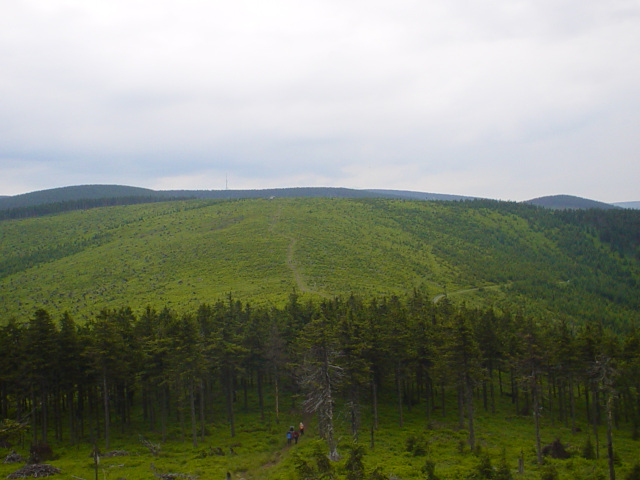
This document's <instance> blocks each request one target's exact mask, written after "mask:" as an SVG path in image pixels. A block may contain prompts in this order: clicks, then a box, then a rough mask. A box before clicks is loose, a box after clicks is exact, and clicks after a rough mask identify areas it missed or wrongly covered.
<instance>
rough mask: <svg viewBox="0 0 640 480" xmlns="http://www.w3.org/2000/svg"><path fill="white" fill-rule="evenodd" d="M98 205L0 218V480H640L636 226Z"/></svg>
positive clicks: (337, 201) (282, 206)
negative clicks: (296, 433) (52, 479)
mask: <svg viewBox="0 0 640 480" xmlns="http://www.w3.org/2000/svg"><path fill="white" fill-rule="evenodd" d="M100 201H101V200H98V201H97V203H90V204H87V205H84V206H83V205H78V206H77V207H78V208H79V209H75V207H76V206H73V208H74V210H72V211H63V210H65V209H66V206H64V208H62V209H61V210H60V211H58V212H54V211H52V212H50V214H48V215H44V216H37V217H34V218H20V219H6V220H3V221H2V222H1V223H0V227H1V228H0V421H2V423H1V424H0V455H1V456H4V458H5V463H0V476H2V475H6V476H8V475H12V476H14V477H12V478H21V477H20V475H22V473H19V472H20V471H21V470H17V468H18V465H15V464H13V463H9V462H8V460H10V459H14V460H17V459H21V461H20V462H18V463H21V464H26V465H25V467H24V468H27V467H29V468H35V467H34V466H36V465H46V463H42V462H49V463H50V464H51V465H52V467H51V468H57V469H60V470H61V471H62V473H63V474H64V475H66V476H67V478H76V479H78V478H79V479H83V480H87V479H89V478H96V479H97V478H98V477H100V478H102V479H103V480H109V478H111V479H112V480H113V479H116V478H118V479H124V478H126V479H128V480H136V479H143V478H151V477H152V476H153V477H157V478H163V479H170V478H188V479H195V478H226V479H229V478H231V479H233V480H240V479H244V480H252V479H255V480H257V479H285V480H302V479H329V478H334V479H348V480H357V479H362V480H382V479H385V480H410V479H425V478H426V479H429V480H437V479H443V480H444V479H465V480H473V479H493V480H501V479H510V478H518V479H522V480H533V479H544V480H562V479H568V478H580V479H582V478H585V479H594V480H601V479H605V478H609V479H610V480H613V479H614V478H615V476H616V475H617V477H618V478H624V479H625V480H637V479H640V464H638V460H637V459H638V451H639V448H638V447H639V442H640V324H639V323H638V321H639V320H640V319H639V317H638V312H639V311H640V297H639V296H638V295H637V292H638V286H640V212H638V211H627V210H621V209H620V210H606V211H605V210H597V211H596V210H584V211H575V210H564V211H561V210H559V211H552V210H546V209H542V208H539V207H535V206H531V205H523V204H516V203H512V202H497V201H490V200H475V201H459V202H458V201H456V202H435V201H409V200H398V199H391V200H390V199H379V198H378V199H373V198H358V199H345V198H273V199H239V200H212V199H196V200H181V201H177V200H172V201H159V202H152V203H144V204H132V205H112V206H106V205H105V206H100ZM40 213H42V212H40ZM300 422H304V424H306V425H307V429H306V430H305V435H304V438H300V442H299V444H298V443H296V444H295V445H289V444H288V443H287V441H286V438H285V433H286V431H287V430H288V429H289V428H290V427H292V426H297V425H298V424H299V423H300ZM90 454H91V455H90ZM125 454H126V455H125ZM43 468H44V467H43ZM31 473H42V472H41V471H37V472H36V471H32V472H31Z"/></svg>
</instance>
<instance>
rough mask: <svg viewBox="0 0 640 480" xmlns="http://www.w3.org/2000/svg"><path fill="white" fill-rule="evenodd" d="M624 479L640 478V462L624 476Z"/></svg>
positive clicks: (637, 479)
mask: <svg viewBox="0 0 640 480" xmlns="http://www.w3.org/2000/svg"><path fill="white" fill-rule="evenodd" d="M624 480H640V463H636V464H635V465H634V466H633V468H632V469H631V470H630V471H629V473H627V476H626V477H624Z"/></svg>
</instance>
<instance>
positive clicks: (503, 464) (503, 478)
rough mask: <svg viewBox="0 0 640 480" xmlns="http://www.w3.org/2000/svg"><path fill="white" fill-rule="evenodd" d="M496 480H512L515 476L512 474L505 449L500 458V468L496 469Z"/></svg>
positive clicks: (494, 477)
mask: <svg viewBox="0 0 640 480" xmlns="http://www.w3.org/2000/svg"><path fill="white" fill-rule="evenodd" d="M493 479H494V480H512V479H513V475H512V474H511V469H510V468H509V464H508V463H507V453H506V452H505V450H504V449H502V455H501V456H500V463H498V467H497V468H496V471H495V474H494V475H493Z"/></svg>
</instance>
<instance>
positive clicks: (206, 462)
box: [0, 392, 640, 480]
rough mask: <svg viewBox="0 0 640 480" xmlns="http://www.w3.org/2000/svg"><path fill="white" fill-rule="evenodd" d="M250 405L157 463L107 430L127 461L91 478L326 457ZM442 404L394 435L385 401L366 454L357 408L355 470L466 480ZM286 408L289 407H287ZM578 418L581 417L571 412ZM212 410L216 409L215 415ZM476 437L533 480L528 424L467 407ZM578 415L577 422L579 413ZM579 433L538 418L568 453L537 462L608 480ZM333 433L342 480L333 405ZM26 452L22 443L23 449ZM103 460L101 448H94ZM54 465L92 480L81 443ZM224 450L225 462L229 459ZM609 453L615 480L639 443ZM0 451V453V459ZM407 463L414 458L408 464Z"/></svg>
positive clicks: (287, 466) (261, 471)
mask: <svg viewBox="0 0 640 480" xmlns="http://www.w3.org/2000/svg"><path fill="white" fill-rule="evenodd" d="M253 393H254V392H251V394H252V395H250V398H249V400H250V403H249V405H250V409H249V412H244V411H243V408H242V406H241V405H237V406H236V408H237V410H238V411H237V425H236V432H237V434H236V436H235V437H234V438H231V437H230V433H229V428H228V425H226V423H225V422H224V420H223V418H224V417H223V415H222V413H221V411H217V410H216V415H217V417H216V418H218V420H217V421H215V422H214V423H211V424H209V425H208V426H207V430H208V434H207V436H206V438H205V439H204V441H202V442H200V443H199V445H198V447H196V448H194V447H193V446H192V445H191V441H190V437H189V434H188V433H186V432H185V435H186V438H185V439H184V440H182V439H181V433H180V429H179V427H178V425H176V424H174V425H172V426H171V427H170V429H169V438H168V441H167V442H166V443H163V444H162V446H161V453H160V455H159V456H158V457H153V456H152V455H151V454H150V453H149V451H148V450H147V449H146V448H145V447H144V446H143V445H142V444H141V443H140V442H139V441H138V438H137V431H139V429H141V428H142V425H141V423H140V422H141V419H140V418H138V419H137V421H138V422H139V423H138V424H135V422H134V425H133V426H132V427H131V428H130V430H129V431H128V432H126V433H125V434H121V433H118V430H119V429H118V428H115V427H114V428H113V431H114V432H113V433H114V437H113V438H112V441H111V448H110V450H111V451H113V450H125V451H127V452H128V453H129V455H127V456H121V457H113V458H101V461H100V465H99V471H98V472H99V478H100V479H107V480H109V479H112V480H115V479H117V478H126V479H127V480H137V479H148V478H153V474H152V470H151V464H152V463H153V464H154V466H155V467H156V468H157V470H158V471H159V472H162V473H183V474H188V475H192V476H197V477H198V478H201V479H205V478H207V479H208V478H214V479H215V478H225V477H224V476H225V474H226V472H227V471H228V472H230V473H231V474H232V478H234V479H240V478H244V479H246V480H251V479H255V480H258V479H264V480H267V479H284V480H287V479H291V480H295V479H297V478H298V476H297V474H296V469H295V465H296V456H299V457H300V458H302V459H304V460H307V461H310V462H312V460H313V458H314V451H315V449H316V448H318V445H319V446H320V448H321V449H322V450H326V448H325V446H324V443H323V442H322V441H321V440H319V439H318V436H317V424H316V421H315V419H313V418H308V419H307V418H306V416H305V420H306V426H307V431H306V433H305V435H304V436H303V437H302V438H301V439H300V442H299V444H298V445H291V446H287V445H286V439H285V435H284V434H285V432H286V430H287V428H288V426H289V425H297V424H298V422H299V421H300V419H301V418H303V416H302V415H301V413H300V412H299V411H298V410H297V409H293V410H290V411H288V412H285V413H284V414H283V415H282V416H281V419H280V423H279V424H277V423H276V422H275V418H274V415H273V412H272V407H273V405H272V398H271V397H267V400H268V401H267V408H268V409H270V410H269V411H267V418H266V420H265V421H264V422H261V421H260V418H259V414H258V412H257V408H256V407H255V400H256V399H255V398H254V397H253ZM451 400H452V401H451V402H450V403H449V404H448V405H447V410H448V412H449V414H448V415H447V416H446V417H444V418H443V417H442V416H440V413H439V411H436V412H435V413H434V414H433V415H432V418H431V420H430V421H427V419H426V416H425V413H424V411H423V406H422V405H414V407H413V408H412V409H411V410H407V409H406V407H405V412H404V413H405V415H404V420H405V422H404V426H403V427H402V428H400V427H399V426H398V414H397V411H396V409H395V407H394V406H393V401H392V399H391V398H390V399H387V400H385V402H384V403H382V404H381V405H380V424H379V429H378V430H377V431H376V432H375V437H374V438H375V445H374V447H373V448H372V447H371V446H370V440H371V435H370V426H371V418H370V410H369V409H368V408H367V406H366V405H363V421H362V427H361V432H360V444H361V445H363V446H364V447H365V452H366V454H365V457H364V463H365V469H366V471H367V472H371V471H373V470H374V469H375V468H379V469H380V470H381V471H382V472H384V474H385V475H386V476H387V478H391V477H390V476H391V475H395V478H399V479H402V480H410V479H420V478H423V477H422V473H421V469H422V467H423V466H424V464H425V462H426V461H427V459H429V460H431V461H433V462H434V463H435V473H436V475H438V476H439V478H442V479H466V478H471V477H470V475H471V474H472V473H473V472H475V471H476V470H477V466H478V464H479V456H478V455H476V454H474V453H472V452H470V451H469V447H468V446H467V444H466V438H467V432H466V430H464V429H462V430H460V429H458V427H457V418H456V416H455V415H456V412H455V405H454V402H453V399H451ZM287 403H289V402H288V401H287ZM579 408H583V407H580V406H579ZM220 410H222V408H221V407H220ZM476 414H477V422H476V432H477V440H478V445H479V449H480V452H481V453H483V454H487V455H489V457H490V459H491V462H492V465H493V466H494V467H495V466H496V465H497V464H498V463H499V459H500V457H501V455H502V452H503V450H504V452H505V454H506V459H507V463H508V465H509V468H510V470H511V472H512V474H513V477H514V478H519V479H526V480H529V479H531V480H533V479H539V478H540V475H541V471H542V468H544V467H541V466H539V465H537V463H536V455H535V437H534V427H533V421H532V419H531V418H530V417H528V416H518V415H514V414H513V406H512V405H511V403H510V401H509V399H508V398H507V397H502V398H498V404H497V413H496V414H491V413H489V412H485V411H484V410H483V409H482V407H481V405H480V402H478V401H477V402H476ZM579 415H580V413H579ZM578 421H579V423H578V427H579V428H580V429H581V430H580V431H578V432H576V433H573V432H572V431H571V429H569V428H567V427H565V426H564V425H563V423H562V422H559V421H558V420H557V419H556V420H555V422H552V421H551V418H549V417H547V416H543V418H542V425H541V437H542V441H543V444H548V443H551V442H552V441H553V440H554V439H556V438H558V439H560V441H561V442H562V443H563V444H564V445H565V446H567V448H568V450H569V451H570V452H571V453H572V457H571V458H570V459H568V460H551V459H546V460H545V463H546V464H547V465H548V464H551V465H554V466H555V468H556V469H557V470H558V472H559V478H560V479H591V478H593V479H595V478H606V477H607V476H608V469H607V460H606V449H605V446H604V444H602V443H601V445H600V452H601V458H600V460H585V459H583V458H581V457H580V455H579V453H580V450H581V448H582V445H583V444H584V442H585V441H586V439H587V438H588V437H589V436H590V435H591V438H592V440H593V436H592V433H591V428H590V427H589V426H588V425H586V424H585V423H584V420H583V419H582V418H578ZM335 425H336V432H337V437H338V440H339V447H338V450H339V453H340V454H341V455H342V459H341V460H340V461H339V462H336V463H335V464H334V465H333V468H334V469H335V472H336V474H337V478H340V479H342V478H345V471H344V465H345V462H346V458H347V456H348V446H349V445H350V444H351V443H352V439H351V435H350V433H349V429H348V421H347V415H346V411H345V409H344V407H341V406H340V404H339V405H338V408H337V411H336V422H335ZM599 435H600V439H601V442H603V441H604V440H603V439H604V438H605V431H604V427H600V433H599ZM146 436H147V438H148V439H149V440H150V441H152V442H157V443H160V438H159V436H157V435H156V436H153V435H146ZM409 439H415V440H417V441H418V442H421V443H422V445H423V446H424V447H425V448H424V451H418V450H416V451H413V452H412V451H409V450H408V448H407V445H408V441H409ZM25 443H26V442H25ZM98 445H99V446H100V448H102V449H103V450H104V447H103V442H102V441H101V440H99V441H98ZM52 446H53V449H54V452H55V453H56V454H57V456H58V458H57V459H55V460H52V461H50V462H49V463H51V464H52V465H54V466H56V467H58V468H60V469H61V470H62V472H63V476H62V478H72V477H74V478H75V477H77V478H84V479H93V478H95V471H94V464H93V460H92V458H90V452H91V451H92V443H91V441H90V439H89V438H85V439H84V440H83V441H82V442H81V443H80V444H78V445H76V446H69V445H66V444H64V443H62V444H56V443H53V444H52ZM218 447H219V448H221V449H222V451H223V452H224V455H222V456H219V455H216V454H212V453H211V452H212V451H214V450H216V449H217V448H218ZM229 447H231V448H233V450H234V452H235V453H236V454H235V455H232V454H231V453H230V450H229ZM14 448H16V449H17V450H18V451H19V453H21V454H23V455H26V446H20V445H17V446H15V447H14ZM614 449H615V452H616V455H617V457H618V458H619V462H618V464H617V465H616V473H617V475H618V478H624V476H625V474H626V473H627V472H628V471H630V469H631V468H632V466H633V464H634V462H637V461H638V457H637V454H638V451H640V443H639V442H638V441H637V440H632V439H631V435H630V426H629V425H628V424H621V425H620V429H617V430H615V437H614ZM9 451H10V450H8V449H0V455H2V457H3V458H4V456H6V455H7V454H8V453H9ZM415 453H418V454H417V455H416V454H415ZM521 455H522V457H523V459H524V473H523V474H522V475H520V474H518V460H519V458H520V456H521ZM20 466H21V465H7V464H4V463H0V477H6V476H7V475H8V474H9V473H11V472H13V471H16V470H17V469H18V468H19V467H20Z"/></svg>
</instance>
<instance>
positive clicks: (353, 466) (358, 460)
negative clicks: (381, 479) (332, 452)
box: [344, 444, 365, 480]
mask: <svg viewBox="0 0 640 480" xmlns="http://www.w3.org/2000/svg"><path fill="white" fill-rule="evenodd" d="M364 453H365V452H364V447H363V446H362V445H357V444H354V445H352V446H351V447H349V455H348V456H347V460H346V462H345V465H344V469H345V470H346V472H347V480H362V479H363V478H364V463H363V461H362V459H363V458H364Z"/></svg>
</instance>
